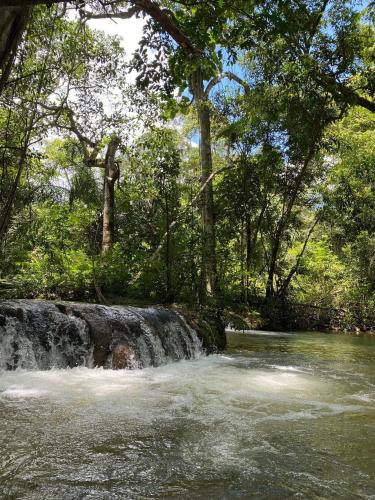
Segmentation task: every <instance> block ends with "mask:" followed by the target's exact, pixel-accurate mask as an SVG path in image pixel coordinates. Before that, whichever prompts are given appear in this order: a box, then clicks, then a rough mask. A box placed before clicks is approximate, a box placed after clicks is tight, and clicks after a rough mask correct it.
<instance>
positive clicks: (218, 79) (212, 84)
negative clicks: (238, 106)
mask: <svg viewBox="0 0 375 500" xmlns="http://www.w3.org/2000/svg"><path fill="white" fill-rule="evenodd" d="M224 78H229V80H233V81H235V82H237V83H238V84H239V85H241V86H242V87H243V89H244V91H245V94H247V93H249V92H250V86H249V84H248V83H247V82H245V80H242V78H240V77H239V76H237V75H235V74H234V73H232V72H231V71H225V72H224V73H221V74H220V75H218V76H217V77H215V78H212V80H210V81H209V83H208V85H207V87H206V90H205V91H204V93H205V95H206V97H208V96H209V95H210V92H211V90H212V89H213V88H214V87H215V85H217V84H218V83H220V82H221V81H222V80H223V79H224Z"/></svg>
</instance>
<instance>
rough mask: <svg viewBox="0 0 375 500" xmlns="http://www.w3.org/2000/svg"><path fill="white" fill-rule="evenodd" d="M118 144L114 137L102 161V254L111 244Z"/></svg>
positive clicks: (117, 173)
mask: <svg viewBox="0 0 375 500" xmlns="http://www.w3.org/2000/svg"><path fill="white" fill-rule="evenodd" d="M119 145H120V139H119V138H118V137H114V138H113V139H112V140H111V142H110V143H109V144H108V148H107V153H106V155H105V161H104V169H105V170H104V189H103V236H102V254H103V255H104V254H106V253H107V252H108V251H109V250H110V249H111V247H112V244H113V232H114V215H115V183H116V181H117V179H118V177H119V169H118V165H117V164H116V161H115V155H116V152H117V149H118V147H119Z"/></svg>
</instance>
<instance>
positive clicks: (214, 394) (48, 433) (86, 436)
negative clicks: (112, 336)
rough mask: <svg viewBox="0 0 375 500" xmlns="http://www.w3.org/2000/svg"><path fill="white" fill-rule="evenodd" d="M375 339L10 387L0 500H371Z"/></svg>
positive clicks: (249, 348)
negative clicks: (326, 499) (8, 499)
mask: <svg viewBox="0 0 375 500" xmlns="http://www.w3.org/2000/svg"><path fill="white" fill-rule="evenodd" d="M374 357H375V338H366V337H350V336H344V335H325V334H318V333H314V334H294V333H293V334H266V333H262V334H259V333H258V334H230V335H229V348H228V350H227V352H226V353H225V354H223V355H215V356H209V357H201V358H200V359H196V360H191V361H187V360H186V361H180V362H177V363H172V364H169V365H165V366H162V367H159V368H152V367H149V368H146V369H144V370H133V371H128V370H119V371H112V370H104V369H88V368H73V369H65V370H49V371H23V370H17V371H13V372H3V373H2V374H1V376H0V498H12V499H13V498H15V499H16V498H17V499H18V498H22V499H35V500H36V499H38V500H39V499H148V498H163V499H164V498H170V497H172V498H173V497H174V498H181V499H216V498H217V499H232V498H233V499H234V498H265V499H272V498H274V499H279V498H293V497H295V498H348V499H349V498H350V499H352V498H367V499H370V498H375V363H374ZM1 495H2V496H1Z"/></svg>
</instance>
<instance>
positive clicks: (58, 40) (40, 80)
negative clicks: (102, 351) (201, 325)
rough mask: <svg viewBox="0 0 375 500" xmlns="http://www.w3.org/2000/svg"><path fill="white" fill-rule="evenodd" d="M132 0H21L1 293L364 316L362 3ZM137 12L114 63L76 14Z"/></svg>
mask: <svg viewBox="0 0 375 500" xmlns="http://www.w3.org/2000/svg"><path fill="white" fill-rule="evenodd" d="M144 3H145V4H147V5H148V4H149V2H144ZM108 4H109V5H110V4H111V2H108ZM139 4H140V2H137V1H134V2H133V1H129V2H126V1H125V0H124V1H123V2H116V3H114V5H113V6H110V7H108V8H107V7H106V8H105V9H104V10H103V6H102V4H101V3H100V2H98V3H96V2H86V3H85V2H82V3H80V5H79V8H76V6H74V5H71V6H70V8H68V9H66V8H65V7H63V6H61V5H55V6H50V7H45V6H38V7H35V8H34V9H33V11H32V12H31V14H30V19H29V20H28V24H27V29H26V30H25V31H24V33H23V36H22V39H21V41H20V43H19V44H18V47H17V53H16V55H15V57H14V59H13V61H12V67H11V70H10V71H9V68H8V69H7V72H8V74H7V75H6V77H7V81H6V83H5V84H4V81H5V80H4V78H5V77H4V74H5V73H4V72H3V76H2V85H3V87H4V88H3V89H2V90H1V95H0V162H1V167H0V168H1V174H0V175H1V180H0V255H1V260H0V279H1V282H0V283H1V284H2V287H3V292H2V293H3V294H4V295H17V296H28V297H48V298H68V299H86V300H91V299H95V300H100V301H111V300H120V298H122V299H121V300H130V299H135V300H138V301H139V300H143V301H162V302H173V301H178V302H190V303H197V302H199V301H207V300H211V301H214V302H215V303H216V304H219V305H226V306H227V307H229V308H230V307H232V306H236V307H237V306H238V305H239V304H244V305H250V306H252V305H256V304H259V303H265V302H267V301H268V302H275V301H280V302H281V303H283V304H285V303H293V304H300V303H301V304H309V305H311V306H315V307H322V308H331V309H332V310H338V311H340V310H344V311H345V312H346V314H347V316H348V317H350V321H351V322H352V323H353V324H356V325H367V326H373V325H375V296H374V292H375V190H374V188H375V115H374V111H375V104H374V100H373V97H374V91H375V81H374V57H375V44H374V29H373V25H372V20H373V18H372V12H371V5H370V6H366V5H365V4H363V5H360V6H358V5H354V4H353V3H352V2H350V1H345V2H342V1H339V2H338V1H336V0H331V1H318V0H314V1H313V0H304V1H302V2H294V1H288V2H268V1H263V2H255V3H253V2H248V1H247V2H246V1H240V0H238V1H231V2H227V1H225V0H215V1H210V2H195V1H186V2H174V1H164V2H162V1H160V2H154V3H153V5H154V6H155V5H156V6H157V7H158V9H156V13H154V11H153V10H147V8H145V9H144V10H142V6H140V5H139ZM159 7H160V8H159ZM145 14H148V17H146V19H145V28H144V36H143V39H142V40H141V43H140V47H139V50H138V51H137V52H136V54H135V55H134V57H133V59H132V60H131V61H130V62H129V59H127V58H126V57H125V53H124V50H123V49H122V47H121V44H120V41H119V39H117V38H116V37H109V36H106V35H104V33H102V32H98V31H95V30H93V29H92V28H90V27H89V23H87V20H88V19H89V18H95V17H100V18H102V17H111V16H112V17H129V18H131V16H132V15H138V16H139V15H145ZM119 22H121V21H119ZM127 22H131V21H127ZM130 71H136V72H137V75H138V77H137V78H136V82H135V83H134V84H131V83H128V81H130V80H129V79H128V78H127V74H128V73H129V72H130ZM199 141H200V147H199V146H198V142H199ZM124 298H126V299H124Z"/></svg>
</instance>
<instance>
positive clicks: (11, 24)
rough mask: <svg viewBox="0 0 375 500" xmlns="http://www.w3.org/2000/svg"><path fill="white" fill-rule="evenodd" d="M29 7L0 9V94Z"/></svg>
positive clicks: (26, 18)
mask: <svg viewBox="0 0 375 500" xmlns="http://www.w3.org/2000/svg"><path fill="white" fill-rule="evenodd" d="M30 11H31V9H30V7H0V94H1V93H2V91H3V90H4V87H5V85H6V83H7V80H8V77H9V74H10V71H11V69H12V65H13V60H14V57H15V55H16V50H17V47H18V44H19V42H20V40H21V37H22V33H23V31H24V29H25V26H26V23H27V20H28V18H29V14H30Z"/></svg>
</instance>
